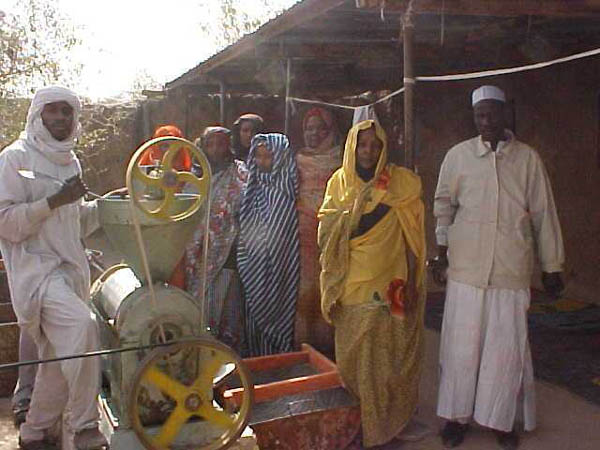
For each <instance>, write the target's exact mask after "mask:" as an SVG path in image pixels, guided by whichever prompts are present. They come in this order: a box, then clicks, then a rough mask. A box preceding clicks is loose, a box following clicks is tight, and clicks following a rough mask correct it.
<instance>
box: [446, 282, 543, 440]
mask: <svg viewBox="0 0 600 450" xmlns="http://www.w3.org/2000/svg"><path fill="white" fill-rule="evenodd" d="M529 302H530V292H529V290H528V289H521V290H512V289H480V288H476V287H473V286H469V285H466V284H462V283H458V282H456V281H452V280H448V286H447V288H446V305H445V309H444V321H443V325H442V338H441V346H440V390H439V397H438V408H437V414H438V416H440V417H443V418H445V419H448V420H456V421H459V422H462V423H465V422H466V421H468V420H469V419H470V418H471V417H472V418H473V419H474V420H475V421H476V422H477V423H479V424H481V425H483V426H486V427H489V428H493V429H495V430H500V431H511V430H512V429H513V426H514V423H515V421H516V420H519V421H521V420H522V421H523V425H524V428H525V430H526V431H529V430H533V429H534V428H535V425H536V423H535V383H534V378H533V366H532V363H531V352H530V350H529V341H528V339H527V309H528V308H529Z"/></svg>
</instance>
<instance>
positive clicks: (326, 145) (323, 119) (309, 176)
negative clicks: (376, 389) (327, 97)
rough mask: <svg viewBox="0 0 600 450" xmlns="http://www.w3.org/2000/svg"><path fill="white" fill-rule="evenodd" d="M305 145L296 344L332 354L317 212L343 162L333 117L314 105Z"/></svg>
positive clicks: (300, 172)
mask: <svg viewBox="0 0 600 450" xmlns="http://www.w3.org/2000/svg"><path fill="white" fill-rule="evenodd" d="M302 131H303V134H304V144H305V147H304V148H302V149H301V150H300V151H299V152H298V154H297V156H296V162H297V165H298V177H299V182H300V187H299V191H298V232H299V235H300V292H299V294H298V304H297V307H296V328H295V344H296V347H300V344H302V343H308V344H311V345H313V346H314V347H316V348H317V349H318V350H320V351H322V352H324V353H326V354H328V355H332V354H333V329H332V328H331V326H330V325H329V324H328V323H327V322H325V320H324V319H323V316H322V315H321V307H320V305H321V300H320V298H321V295H320V292H319V272H320V267H319V247H318V245H317V227H318V225H319V222H318V220H317V212H318V211H319V207H320V206H321V203H323V194H324V193H325V186H326V185H327V180H329V178H330V177H331V175H332V174H333V172H335V170H336V169H338V168H339V167H340V166H341V165H342V156H341V151H340V146H339V145H338V143H337V130H336V127H335V124H334V120H333V116H332V115H331V113H330V112H328V111H327V110H325V109H323V108H311V109H309V110H308V112H307V113H306V114H305V115H304V119H303V121H302Z"/></svg>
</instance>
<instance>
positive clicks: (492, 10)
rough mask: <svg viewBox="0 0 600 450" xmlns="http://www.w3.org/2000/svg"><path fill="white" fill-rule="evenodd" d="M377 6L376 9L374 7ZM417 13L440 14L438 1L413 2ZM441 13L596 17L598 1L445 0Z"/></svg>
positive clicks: (395, 2)
mask: <svg viewBox="0 0 600 450" xmlns="http://www.w3.org/2000/svg"><path fill="white" fill-rule="evenodd" d="M407 4H408V1H407V0H389V1H388V2H387V3H386V9H389V10H391V11H396V10H404V9H406V5H407ZM374 5H377V6H374ZM379 5H380V2H379V3H378V2H376V1H371V2H367V3H366V6H365V7H371V8H380V6H379ZM414 12H415V13H417V14H423V13H429V14H441V13H442V0H417V1H415V2H414ZM444 13H445V14H450V15H465V16H497V17H504V16H528V15H531V16H559V17H591V16H600V0H446V1H445V2H444Z"/></svg>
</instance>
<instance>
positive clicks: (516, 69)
mask: <svg viewBox="0 0 600 450" xmlns="http://www.w3.org/2000/svg"><path fill="white" fill-rule="evenodd" d="M595 55H600V48H597V49H594V50H589V51H587V52H582V53H576V54H575V55H570V56H565V57H564V58H557V59H553V60H551V61H543V62H540V63H535V64H528V65H526V66H518V67H510V68H507V69H497V70H483V71H481V72H471V73H462V74H461V73H459V74H455V75H437V76H430V77H417V81H460V80H472V79H474V78H483V77H495V76H498V75H506V74H509V73H517V72H525V71H529V70H537V69H543V68H545V67H550V66H554V65H556V64H562V63H565V62H569V61H575V60H577V59H582V58H588V57H590V56H595Z"/></svg>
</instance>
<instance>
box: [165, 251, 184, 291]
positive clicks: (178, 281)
mask: <svg viewBox="0 0 600 450" xmlns="http://www.w3.org/2000/svg"><path fill="white" fill-rule="evenodd" d="M169 284H170V285H171V286H175V287H178V288H179V289H183V290H185V256H184V257H182V258H181V260H180V261H179V262H178V263H177V266H176V267H175V270H173V273H172V274H171V278H170V279H169Z"/></svg>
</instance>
